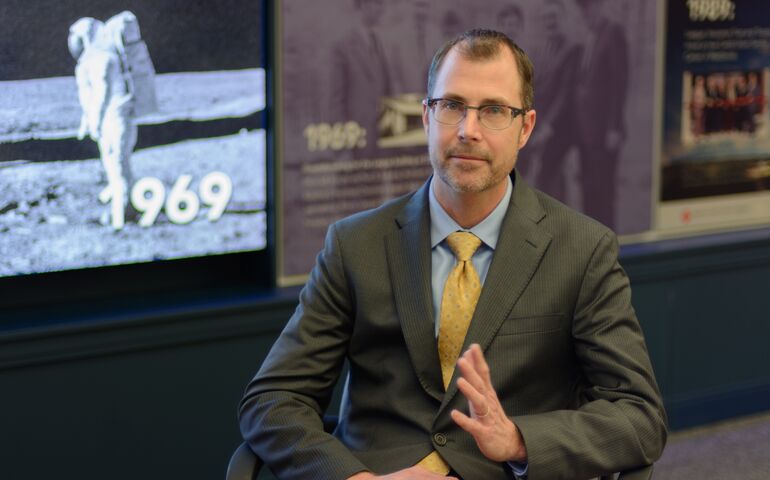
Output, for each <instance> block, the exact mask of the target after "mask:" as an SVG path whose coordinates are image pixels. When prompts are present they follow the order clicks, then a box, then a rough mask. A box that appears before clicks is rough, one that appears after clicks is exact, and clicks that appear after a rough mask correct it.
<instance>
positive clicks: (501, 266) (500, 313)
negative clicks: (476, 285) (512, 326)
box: [441, 177, 551, 409]
mask: <svg viewBox="0 0 770 480" xmlns="http://www.w3.org/2000/svg"><path fill="white" fill-rule="evenodd" d="M543 217H545V212H544V211H543V209H542V207H541V206H540V202H539V201H538V200H537V197H536V196H535V194H534V192H533V191H532V189H531V188H530V187H529V186H528V185H527V184H526V183H524V181H523V180H522V179H521V177H516V178H515V187H514V189H513V195H512V196H511V202H510V204H509V206H508V211H507V213H506V214H505V219H504V220H503V224H502V226H501V229H500V238H499V240H498V242H497V248H496V249H495V253H494V256H493V258H492V264H491V265H490V266H489V271H488V272H487V277H486V279H485V281H484V287H483V288H482V290H481V296H480V297H479V302H478V304H477V305H476V311H475V312H474V314H473V319H472V320H471V325H470V327H469V329H468V334H467V335H466V337H465V342H464V344H463V349H462V351H465V350H466V349H467V348H468V346H469V345H471V344H472V343H478V344H479V345H480V346H481V349H482V351H486V349H487V347H489V344H490V343H491V342H492V340H493V339H494V337H495V334H496V333H497V330H498V329H499V328H500V326H501V325H502V323H503V321H505V319H506V318H507V317H508V315H509V314H510V312H511V310H512V309H513V307H514V305H515V304H516V302H517V301H518V299H519V297H520V296H521V294H522V293H523V292H524V289H525V288H526V287H527V285H528V284H529V282H530V280H531V279H532V277H533V275H534V274H535V271H536V270H537V268H538V266H539V265H540V261H541V260H542V258H543V255H544V254H545V251H546V250H547V249H548V246H549V245H550V243H551V235H550V234H549V233H548V232H547V231H545V230H544V229H543V228H541V227H540V226H539V225H538V223H539V222H540V220H542V219H543ZM458 374H459V371H458V370H455V375H454V377H453V379H452V381H451V383H450V385H449V389H448V390H447V395H446V397H445V398H444V402H443V404H442V407H441V408H442V409H443V408H444V407H445V406H446V405H447V404H448V403H449V402H450V401H451V399H452V397H453V396H454V395H455V393H457V381H456V380H457V375H458Z"/></svg>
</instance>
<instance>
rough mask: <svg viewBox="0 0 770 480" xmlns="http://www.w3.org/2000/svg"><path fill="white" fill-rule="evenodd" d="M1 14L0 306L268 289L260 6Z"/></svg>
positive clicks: (167, 0) (10, 6)
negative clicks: (233, 288)
mask: <svg viewBox="0 0 770 480" xmlns="http://www.w3.org/2000/svg"><path fill="white" fill-rule="evenodd" d="M0 13H2V16H3V18H5V19H6V20H7V25H6V27H7V28H4V29H3V31H2V32H0V43H2V45H3V46H4V48H3V51H2V53H0V65H2V67H0V283H2V286H3V288H2V291H3V292H4V293H3V298H2V301H1V302H0V305H18V306H22V305H25V304H31V303H34V304H45V303H47V302H48V301H52V302H54V301H55V302H65V301H75V300H76V299H79V298H89V299H94V298H107V297H111V296H113V295H116V296H122V295H132V294H134V295H139V294H140V293H143V292H155V291H157V292H175V291H183V290H186V289H206V288H208V287H225V286H228V285H230V286H241V287H252V286H259V285H262V286H268V285H271V284H272V282H273V278H274V273H273V271H272V261H271V258H270V256H269V255H270V254H269V253H268V252H267V250H266V249H267V247H268V238H269V234H268V229H269V222H268V206H267V203H268V202H267V188H268V186H267V183H268V182H267V165H266V163H267V150H268V148H269V147H268V144H269V122H268V119H267V115H266V113H265V108H266V103H267V98H266V92H267V76H266V73H265V71H266V70H265V66H266V55H265V52H264V50H265V49H264V46H265V42H266V41H267V38H268V35H267V34H266V32H265V28H266V22H265V21H264V15H265V5H264V2H262V1H258V0H225V1H224V2H217V3H216V4H211V3H210V2H205V1H203V0H195V1H188V0H184V1H182V0H164V1H161V2H152V1H149V0H142V1H132V2H121V1H114V0H113V1H107V2H104V1H100V2H96V1H84V0H77V1H75V0H71V1H64V2H58V1H53V0H50V1H43V2H35V3H33V4H29V3H28V2H21V1H16V0H11V1H9V2H3V5H2V6H0ZM116 19H117V20H116ZM132 22H133V23H132ZM84 25H85V27H84ZM73 45H74V48H73ZM68 47H69V49H68ZM68 50H69V51H68ZM73 50H74V51H73ZM100 79H101V80H100ZM100 81H101V83H100ZM116 185H117V186H120V185H122V186H123V190H122V194H123V195H120V193H121V190H119V187H116ZM115 192H118V193H117V194H114V193H115ZM121 199H122V201H121ZM54 272H57V273H54ZM30 289H34V290H35V291H34V292H33V291H30ZM65 292H68V293H65Z"/></svg>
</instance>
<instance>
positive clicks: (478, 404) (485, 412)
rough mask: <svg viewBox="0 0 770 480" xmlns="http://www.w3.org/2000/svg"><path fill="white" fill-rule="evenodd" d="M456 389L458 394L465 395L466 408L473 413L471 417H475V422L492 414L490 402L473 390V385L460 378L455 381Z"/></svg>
mask: <svg viewBox="0 0 770 480" xmlns="http://www.w3.org/2000/svg"><path fill="white" fill-rule="evenodd" d="M457 389H458V390H460V393H462V394H463V395H465V398H466V399H467V400H468V408H469V409H470V411H471V412H472V413H473V417H475V418H476V420H482V419H485V418H487V417H490V413H491V412H492V402H490V400H489V399H488V398H487V397H485V396H484V395H483V394H481V393H480V392H479V391H478V390H476V389H475V388H473V385H471V384H470V383H468V381H467V380H465V379H464V378H462V377H461V378H459V379H458V380H457ZM490 418H491V417H490Z"/></svg>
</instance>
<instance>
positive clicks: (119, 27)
mask: <svg viewBox="0 0 770 480" xmlns="http://www.w3.org/2000/svg"><path fill="white" fill-rule="evenodd" d="M104 27H105V28H104V32H105V35H106V36H107V39H108V41H109V43H110V44H111V45H112V46H113V47H114V48H115V50H116V51H117V53H118V55H119V56H120V61H121V68H122V69H123V71H124V72H126V73H127V81H128V82H129V84H130V88H131V90H132V92H133V94H134V99H135V103H134V114H135V115H136V116H142V115H148V114H150V113H154V112H157V111H158V99H157V96H156V93H155V67H154V66H153V65H152V59H151V58H150V52H149V50H147V44H146V43H145V42H144V40H142V35H141V33H140V32H139V22H138V21H137V20H136V16H135V15H134V14H133V13H131V12H129V11H123V12H120V13H118V14H117V15H115V16H114V17H112V18H110V19H109V20H107V22H106V23H105V24H104Z"/></svg>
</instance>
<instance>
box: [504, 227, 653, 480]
mask: <svg viewBox="0 0 770 480" xmlns="http://www.w3.org/2000/svg"><path fill="white" fill-rule="evenodd" d="M617 257H618V246H617V241H616V239H615V237H614V235H612V234H611V233H607V234H605V235H604V237H602V238H601V239H600V240H599V242H598V244H597V245H596V247H595V249H594V252H593V254H592V256H591V258H590V260H589V261H588V264H587V266H586V270H585V273H584V275H583V281H582V285H581V287H580V292H579V294H578V300H577V305H576V308H575V312H574V319H573V323H572V337H573V345H574V353H575V357H576V359H577V361H578V362H579V364H580V367H581V371H582V372H583V381H582V382H581V384H582V387H581V388H580V389H579V390H580V394H581V395H580V397H581V398H580V406H579V407H578V408H577V409H576V410H557V411H553V412H547V413H542V414H534V415H525V416H521V417H517V418H514V419H513V421H514V422H515V423H516V425H517V426H518V427H519V429H520V430H521V433H522V436H523V437H524V442H525V444H526V446H527V453H528V462H529V472H528V473H529V479H530V480H539V479H566V478H584V477H585V478H588V477H592V476H596V475H597V474H603V473H610V472H617V471H621V470H625V469H628V468H632V467H638V466H641V465H648V464H651V463H652V462H654V461H655V460H657V459H658V458H659V457H660V455H661V453H662V450H663V446H664V444H665V440H666V415H665V411H664V409H663V404H662V400H661V397H660V392H659V391H658V387H657V384H656V382H655V378H654V375H653V371H652V366H651V364H650V361H649V356H648V354H647V349H646V346H645V343H644V337H643V334H642V330H641V327H640V326H639V322H638V321H637V319H636V314H635V313H634V310H633V307H632V306H631V289H630V286H629V281H628V278H627V277H626V275H625V272H624V271H623V269H622V268H621V267H620V264H619V263H618V260H617Z"/></svg>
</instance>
